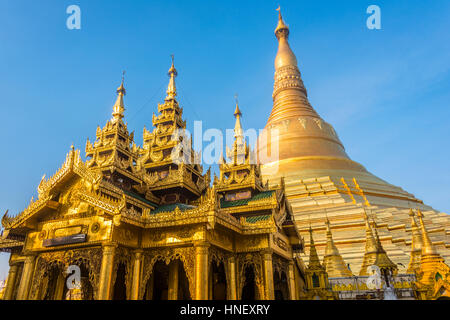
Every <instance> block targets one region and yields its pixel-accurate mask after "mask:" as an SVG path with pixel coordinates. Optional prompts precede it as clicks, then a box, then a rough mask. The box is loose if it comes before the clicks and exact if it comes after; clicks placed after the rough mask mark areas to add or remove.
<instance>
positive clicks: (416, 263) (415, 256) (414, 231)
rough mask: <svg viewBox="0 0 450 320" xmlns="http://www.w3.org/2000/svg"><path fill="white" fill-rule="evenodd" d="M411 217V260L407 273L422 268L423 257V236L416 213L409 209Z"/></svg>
mask: <svg viewBox="0 0 450 320" xmlns="http://www.w3.org/2000/svg"><path fill="white" fill-rule="evenodd" d="M409 216H410V217H411V238H412V240H411V258H410V260H409V264H408V270H407V273H414V271H415V270H417V269H418V268H419V267H420V257H421V255H422V235H421V234H420V230H419V227H418V226H417V223H416V219H415V218H414V211H413V210H412V209H409Z"/></svg>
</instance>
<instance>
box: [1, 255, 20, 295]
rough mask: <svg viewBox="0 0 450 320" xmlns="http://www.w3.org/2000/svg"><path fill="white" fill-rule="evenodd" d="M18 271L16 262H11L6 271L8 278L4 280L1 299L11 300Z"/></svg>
mask: <svg viewBox="0 0 450 320" xmlns="http://www.w3.org/2000/svg"><path fill="white" fill-rule="evenodd" d="M18 271H19V266H18V265H17V263H14V264H11V265H10V267H9V272H8V280H6V288H5V294H4V295H3V300H13V293H14V285H15V283H16V279H17V273H18Z"/></svg>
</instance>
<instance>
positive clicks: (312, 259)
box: [308, 226, 322, 268]
mask: <svg viewBox="0 0 450 320" xmlns="http://www.w3.org/2000/svg"><path fill="white" fill-rule="evenodd" d="M309 237H310V241H309V243H310V247H309V265H308V268H314V267H319V268H320V267H322V265H321V264H320V259H319V256H318V254H317V250H316V246H315V245H314V238H313V231H312V228H311V226H309Z"/></svg>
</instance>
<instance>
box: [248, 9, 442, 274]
mask: <svg viewBox="0 0 450 320" xmlns="http://www.w3.org/2000/svg"><path fill="white" fill-rule="evenodd" d="M284 15H285V14H284V12H283V15H282V12H279V13H278V19H277V20H278V21H277V25H276V28H275V38H276V41H277V42H276V44H277V47H278V51H277V52H276V57H275V63H274V68H275V75H274V87H273V95H272V98H273V105H272V110H271V112H270V116H269V117H268V120H267V123H266V125H265V128H264V131H263V132H262V134H261V135H260V136H259V139H258V146H257V153H256V154H257V157H258V162H259V163H260V164H261V165H262V166H261V173H262V175H263V178H264V179H267V180H268V181H269V185H275V184H277V183H278V181H279V179H280V177H284V178H285V181H286V195H287V197H288V199H289V201H290V203H291V205H292V208H293V211H294V216H297V217H301V216H303V215H304V214H305V213H306V212H309V213H311V214H312V215H314V219H318V221H320V222H321V223H323V224H324V223H325V217H324V216H323V215H322V212H323V207H324V204H325V203H334V205H333V207H334V208H336V210H333V214H336V215H337V216H339V217H340V219H341V220H342V221H347V222H348V223H347V225H343V229H345V230H343V234H344V231H346V232H345V233H346V234H347V235H349V236H348V237H346V238H345V239H343V240H346V241H345V242H346V243H351V244H352V246H353V247H354V248H355V250H356V251H357V253H358V254H360V255H361V256H362V255H363V254H364V245H362V244H360V243H359V241H357V240H356V239H355V238H354V237H352V236H350V235H351V234H352V232H353V231H354V229H353V227H352V226H353V225H354V223H355V222H356V221H355V217H354V216H353V215H352V214H351V213H350V211H349V210H348V209H347V208H348V207H347V208H345V207H344V206H341V205H340V203H344V202H345V204H346V205H349V206H353V208H354V209H355V210H356V209H357V207H358V206H359V205H360V204H364V203H365V202H366V199H364V198H363V197H361V194H363V193H364V194H366V195H367V198H368V199H367V200H368V201H369V202H370V204H371V205H372V206H377V207H378V208H380V209H384V208H386V209H387V208H393V209H394V208H398V209H400V210H402V209H404V208H409V204H408V203H417V204H420V205H423V203H422V202H421V201H420V200H419V199H417V198H415V197H414V195H412V194H410V193H408V192H406V191H404V190H403V189H401V188H400V187H397V186H394V185H391V184H389V183H387V182H386V181H384V180H382V179H380V178H378V177H376V176H374V175H373V174H371V173H370V172H368V171H367V170H366V169H365V168H364V166H363V165H361V164H359V163H357V162H355V161H353V160H352V159H351V158H350V157H349V156H348V154H347V153H346V150H345V148H344V145H343V143H342V141H341V140H340V139H339V137H338V135H337V133H336V131H335V130H334V128H333V126H332V125H331V124H329V123H327V122H326V121H325V120H324V119H322V117H321V116H320V115H319V113H318V112H316V110H315V109H314V108H313V106H312V105H311V103H310V102H309V98H308V91H307V89H306V87H305V83H304V82H303V79H302V74H301V72H300V70H299V64H301V63H300V59H297V58H298V56H296V55H295V53H294V50H293V46H294V42H292V39H293V29H292V27H291V26H288V24H287V23H286V20H285V16H284ZM296 39H297V40H298V39H300V38H299V37H298V35H297V37H296ZM297 43H299V42H298V41H296V42H295V45H296V46H298V44H297ZM355 81H357V80H355ZM317 94H318V95H320V92H319V93H317ZM322 94H323V93H322ZM325 94H326V93H325ZM350 100H351V96H349V101H350ZM344 104H345V103H344ZM342 107H345V106H341V105H339V104H337V105H336V106H335V110H334V111H335V113H336V114H339V113H342V112H344V110H341V108H342ZM356 181H357V182H356ZM313 189H315V190H320V192H317V193H314V192H310V191H309V190H313ZM322 192H323V193H322ZM319 194H320V196H321V197H322V196H324V197H325V198H326V199H327V201H329V202H324V201H322V202H321V203H320V204H319V203H317V204H316V205H315V206H314V207H311V206H309V205H308V203H311V202H313V201H314V197H316V196H318V195H319ZM322 203H323V204H322ZM338 203H339V204H338ZM344 208H345V209H344ZM330 219H333V217H332V216H330ZM398 219H400V220H402V222H404V223H409V217H408V214H407V211H406V212H401V213H400V215H399V216H398ZM306 223H307V221H304V220H303V219H299V220H298V227H299V229H303V228H305V227H306ZM361 229H363V226H361ZM440 239H443V240H444V241H445V232H441V233H440ZM337 247H338V248H339V247H340V245H339V244H337ZM391 249H392V250H394V251H396V252H397V257H398V256H399V255H398V250H402V251H403V252H404V253H405V254H404V255H400V256H401V258H400V260H399V261H398V262H401V263H403V264H404V265H406V264H408V259H407V260H406V261H405V258H404V257H406V254H407V253H409V247H407V246H405V245H403V244H402V243H395V245H392V246H390V247H389V250H391ZM341 251H342V250H341ZM341 253H342V255H343V257H344V258H345V260H346V262H348V263H350V264H351V266H352V269H356V268H358V267H359V264H360V261H359V258H358V256H357V255H356V252H354V253H352V254H350V253H347V252H345V253H344V252H341ZM389 253H390V252H389Z"/></svg>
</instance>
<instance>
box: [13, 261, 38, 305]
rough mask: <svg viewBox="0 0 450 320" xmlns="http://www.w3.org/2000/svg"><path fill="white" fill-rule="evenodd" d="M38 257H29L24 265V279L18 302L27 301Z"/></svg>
mask: <svg viewBox="0 0 450 320" xmlns="http://www.w3.org/2000/svg"><path fill="white" fill-rule="evenodd" d="M35 260H36V257H35V256H34V255H28V256H26V258H25V262H24V264H23V271H22V277H21V278H20V284H19V289H18V291H17V300H27V299H28V293H29V291H30V285H31V279H32V277H33V273H34V262H35Z"/></svg>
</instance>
